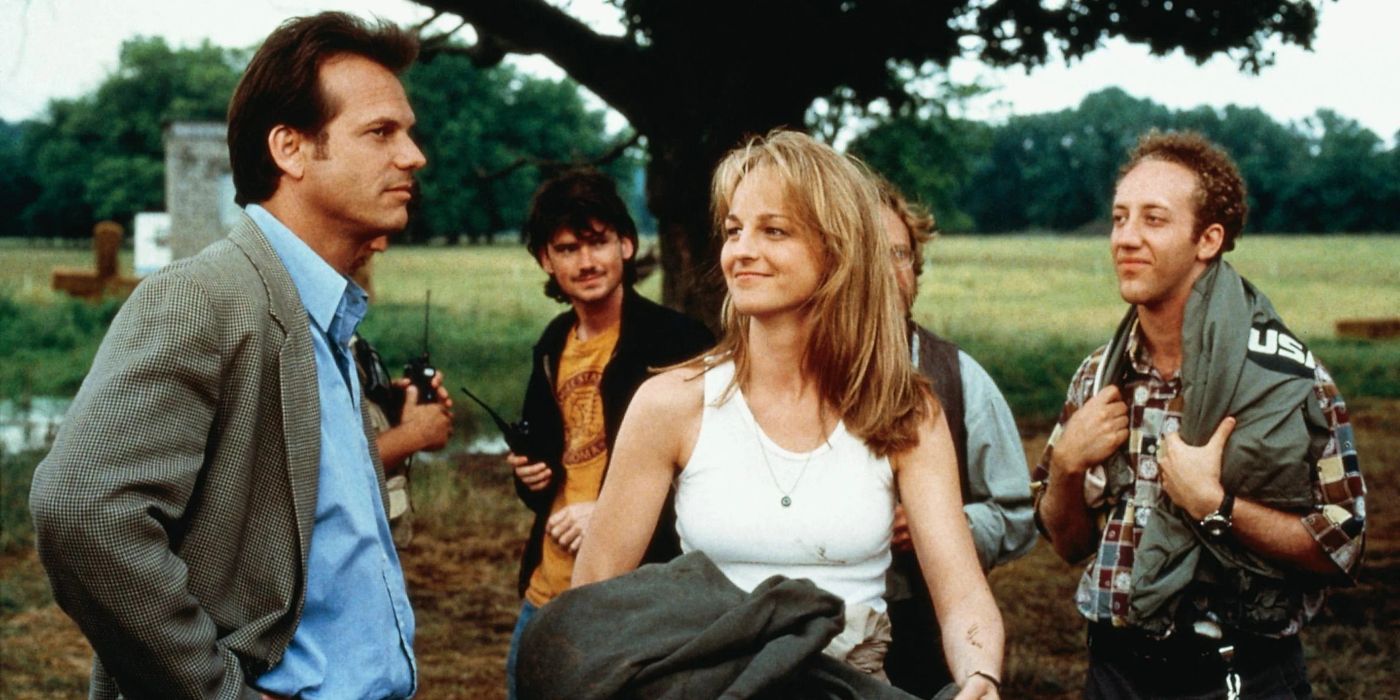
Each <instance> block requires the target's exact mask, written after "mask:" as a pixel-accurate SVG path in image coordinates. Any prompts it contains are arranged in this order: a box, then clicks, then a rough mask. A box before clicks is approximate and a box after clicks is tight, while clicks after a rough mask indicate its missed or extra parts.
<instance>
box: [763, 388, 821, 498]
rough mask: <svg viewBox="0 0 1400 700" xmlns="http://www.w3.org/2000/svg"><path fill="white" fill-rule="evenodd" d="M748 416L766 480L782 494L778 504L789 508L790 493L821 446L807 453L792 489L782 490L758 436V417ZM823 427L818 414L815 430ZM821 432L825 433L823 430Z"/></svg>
mask: <svg viewBox="0 0 1400 700" xmlns="http://www.w3.org/2000/svg"><path fill="white" fill-rule="evenodd" d="M750 415H751V416H753V439H754V441H756V442H757V443H758V453H759V454H760V455H762V456H763V466H764V467H766V468H767V469H768V478H770V479H772V480H773V487H774V488H776V489H778V493H781V494H783V497H782V499H781V500H779V501H778V503H779V504H780V505H782V507H784V508H788V507H791V506H792V492H793V491H796V490H797V485H798V484H800V483H802V477H804V476H806V475H807V467H808V466H809V465H811V464H812V455H813V454H815V453H816V451H817V450H819V449H821V445H817V446H816V447H814V448H812V451H811V452H808V453H807V459H805V460H803V461H802V471H799V472H798V473H797V479H796V480H795V481H793V482H792V487H791V488H789V489H786V490H784V489H783V485H782V484H780V483H778V474H777V473H776V472H774V471H773V465H772V464H771V463H769V461H768V447H767V446H766V445H764V444H763V436H762V435H759V427H758V416H754V415H753V413H752V412H750ZM823 427H824V426H823V425H822V416H821V413H820V412H818V413H817V429H818V430H823ZM823 432H825V431H824V430H823ZM823 442H824V444H830V442H829V441H823Z"/></svg>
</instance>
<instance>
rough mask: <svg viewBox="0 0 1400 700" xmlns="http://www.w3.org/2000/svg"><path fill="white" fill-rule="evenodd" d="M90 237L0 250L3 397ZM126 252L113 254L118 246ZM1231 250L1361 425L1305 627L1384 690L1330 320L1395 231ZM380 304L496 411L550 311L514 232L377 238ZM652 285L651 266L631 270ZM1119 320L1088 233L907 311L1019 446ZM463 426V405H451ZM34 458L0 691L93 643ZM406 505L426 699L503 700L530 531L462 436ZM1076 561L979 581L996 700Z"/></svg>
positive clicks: (1033, 438)
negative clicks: (1001, 656) (510, 241)
mask: <svg viewBox="0 0 1400 700" xmlns="http://www.w3.org/2000/svg"><path fill="white" fill-rule="evenodd" d="M89 256H90V254H89V253H87V252H86V251H74V250H61V249H59V250H55V249H46V248H38V249H30V248H23V249H21V248H15V247H0V347H4V348H5V352H6V357H7V358H8V359H9V361H7V362H5V363H0V398H8V399H22V398H23V397H24V396H25V395H68V394H71V393H72V391H74V390H75V389H76V387H77V384H78V382H80V381H81V377H82V375H83V373H84V372H85V371H86V368H87V366H88V364H89V363H90V362H91V356H92V352H94V351H95V348H96V343H97V341H98V340H99V339H100V337H101V333H102V330H103V328H104V327H105V324H106V323H107V322H108V321H109V320H110V318H111V316H112V314H114V313H115V311H116V309H117V304H116V303H115V302H108V303H105V304H99V305H89V304H82V303H72V302H67V301H65V300H62V299H60V298H58V297H57V296H55V295H54V294H53V293H52V292H50V291H49V290H48V288H47V284H48V274H49V270H50V269H51V268H52V267H53V266H55V265H64V266H81V265H86V264H89V260H90V257H89ZM125 257H126V256H125V255H124V258H125ZM1230 259H1231V260H1232V261H1233V262H1234V263H1235V264H1236V266H1237V267H1238V268H1239V269H1240V270H1241V271H1242V272H1243V274H1245V275H1246V276H1247V277H1249V278H1250V279H1252V280H1253V281H1255V282H1256V283H1257V284H1258V285H1259V286H1260V287H1261V288H1263V289H1264V290H1265V291H1266V292H1268V293H1269V294H1270V296H1271V298H1272V299H1273V300H1274V301H1275V303H1276V305H1277V306H1278V307H1279V308H1280V309H1281V310H1282V312H1283V313H1284V316H1285V318H1287V319H1288V320H1289V322H1290V325H1291V326H1292V327H1293V328H1294V329H1295V330H1296V331H1297V332H1298V333H1299V334H1300V335H1302V336H1303V337H1304V339H1306V340H1307V341H1308V342H1309V343H1310V344H1311V345H1312V346H1313V348H1314V350H1316V351H1317V353H1318V355H1319V357H1321V358H1322V360H1323V361H1324V362H1326V363H1327V364H1328V365H1329V366H1330V367H1331V368H1332V369H1333V370H1334V372H1335V373H1336V374H1337V375H1338V378H1339V379H1340V380H1341V382H1342V385H1343V389H1344V390H1345V391H1346V393H1347V395H1348V398H1349V399H1350V406H1351V409H1352V415H1353V420H1354V421H1355V424H1356V426H1357V434H1358V444H1359V445H1360V452H1361V460H1362V465H1363V469H1364V470H1365V472H1366V476H1367V480H1368V487H1369V492H1370V499H1369V500H1370V502H1371V504H1373V508H1372V509H1371V514H1370V521H1369V524H1368V527H1369V533H1370V534H1369V542H1368V554H1367V562H1366V566H1365V569H1364V570H1363V574H1362V580H1361V583H1360V585H1358V586H1357V587H1355V588H1351V589H1347V590H1344V591H1340V592H1338V593H1337V594H1335V595H1334V596H1333V597H1332V599H1331V601H1330V602H1329V605H1328V608H1327V609H1326V610H1324V611H1323V613H1322V614H1321V616H1320V617H1319V618H1318V619H1317V620H1315V621H1314V624H1313V625H1311V626H1310V628H1309V630H1308V631H1307V633H1306V634H1305V635H1304V640H1305V644H1306V646H1307V650H1308V658H1309V659H1310V665H1311V674H1312V678H1313V682H1314V686H1315V690H1316V691H1317V694H1318V696H1319V697H1322V698H1361V697H1366V698H1375V697H1382V698H1383V697H1400V690H1397V688H1396V686H1395V683H1394V680H1395V675H1394V672H1393V671H1387V670H1386V669H1389V668H1393V664H1394V659H1395V658H1397V657H1400V638H1397V635H1396V634H1395V630H1396V629H1397V628H1400V511H1396V510H1395V509H1389V508H1387V507H1386V504H1391V503H1396V502H1400V375H1398V374H1397V372H1400V369H1397V367H1400V361H1397V360H1400V343H1397V342H1396V341H1389V342H1359V341H1340V340H1338V339H1336V338H1335V336H1334V331H1333V323H1334V322H1335V321H1336V320H1337V319H1339V318H1349V317H1370V316H1384V315H1391V316H1394V315H1396V313H1397V310H1398V309H1400V276H1397V275H1396V274H1395V273H1394V271H1393V268H1394V261H1397V260H1400V238H1382V237H1334V238H1327V239H1322V238H1311V237H1287V238H1284V237H1265V236H1258V237H1250V238H1246V239H1244V240H1243V241H1242V242H1241V247H1240V249H1239V250H1238V251H1236V252H1234V253H1231V254H1230ZM376 266H377V267H376V270H375V288H376V293H377V298H376V301H375V304H374V305H373V307H372V310H371V314H370V316H369V318H368V319H367V321H366V324H365V327H364V329H363V330H364V333H365V335H366V336H367V337H370V338H371V339H373V340H374V341H375V342H376V343H377V344H378V345H379V346H380V348H381V350H382V351H383V352H384V354H385V355H386V357H387V359H388V360H389V361H390V363H391V364H393V363H399V362H402V361H404V360H407V359H408V358H409V357H410V356H411V355H412V354H414V353H416V352H417V351H418V344H419V342H420V334H421V323H422V307H421V304H422V299H423V293H424V291H425V290H428V289H431V290H432V293H433V297H432V298H433V304H432V306H433V340H432V351H433V357H434V360H435V361H436V362H437V363H438V364H439V365H440V366H441V367H442V368H443V369H444V371H445V372H447V373H448V376H449V380H450V383H451V386H454V387H455V386H456V385H457V384H459V383H462V382H466V383H468V384H469V385H470V386H471V387H472V388H473V390H474V391H476V390H478V389H479V390H480V391H479V392H478V393H481V394H483V395H485V396H486V397H487V398H488V399H489V400H490V401H492V402H493V403H495V404H497V405H498V406H500V407H502V408H503V409H505V413H506V414H507V415H511V414H514V413H515V411H516V406H518V404H519V397H520V394H521V392H522V391H523V388H524V387H523V385H524V381H525V378H526V371H527V370H526V367H527V365H528V354H527V353H528V350H529V347H530V345H531V344H532V343H533V342H534V339H535V337H536V336H537V334H538V333H539V331H540V329H541V328H542V326H543V324H544V322H545V321H546V320H547V319H548V318H549V317H550V316H552V315H553V314H555V313H557V312H558V311H560V310H561V309H562V307H561V306H560V305H558V304H556V303H554V302H553V301H550V300H548V299H546V298H545V297H544V296H543V295H542V294H541V293H540V285H541V284H542V282H543V279H544V278H543V274H542V273H541V272H539V270H538V268H537V267H535V265H534V263H533V262H532V261H531V260H530V259H529V257H528V256H527V255H526V254H525V253H524V252H523V250H522V249H520V248H516V247H513V246H511V247H506V246H500V247H495V248H477V249H443V248H414V249H409V248H402V249H391V250H390V251H389V252H388V253H386V254H385V255H383V256H382V259H381V260H379V261H377V263H376ZM641 289H642V291H643V292H644V293H646V294H648V295H652V296H654V295H655V294H656V291H657V290H658V289H659V280H657V279H650V280H647V281H646V282H644V283H643V285H642V287H641ZM1121 313H1122V307H1121V304H1120V303H1119V302H1118V300H1117V297H1116V294H1115V291H1114V287H1113V283H1112V270H1111V268H1110V267H1109V265H1108V263H1107V253H1106V242H1105V241H1104V240H1102V239H1049V238H1039V237H1006V238H995V239H987V238H961V237H948V238H946V239H944V240H941V241H939V242H937V243H936V244H935V246H934V248H933V252H932V261H931V266H930V267H929V268H927V269H926V272H925V276H924V284H923V290H922V293H921V296H920V299H919V302H918V305H917V307H916V315H917V316H918V318H919V319H920V320H921V321H923V322H925V323H927V324H928V325H930V326H931V327H933V328H934V329H935V330H938V331H941V332H944V333H946V334H948V335H950V336H952V337H954V338H956V339H957V340H959V341H960V342H962V343H963V344H964V345H965V346H966V347H968V348H969V349H970V350H971V351H972V352H973V354H974V355H976V356H977V357H978V358H979V359H980V360H981V361H982V362H983V364H985V365H986V366H987V367H988V369H989V371H991V372H992V374H993V375H994V376H995V377H996V378H997V379H998V381H999V382H1000V383H1002V385H1003V387H1004V388H1005V389H1006V390H1007V393H1008V398H1009V400H1010V403H1011V404H1012V407H1013V409H1014V410H1015V411H1016V413H1017V415H1018V418H1019V419H1021V422H1022V425H1023V432H1024V434H1025V436H1026V441H1025V449H1026V452H1027V454H1028V455H1030V456H1031V458H1034V457H1036V456H1038V454H1039V450H1040V448H1041V446H1042V445H1043V443H1044V433H1043V427H1044V424H1045V420H1046V418H1045V416H1046V413H1047V412H1049V413H1053V411H1054V410H1055V408H1056V407H1057V405H1058V402H1059V401H1060V400H1062V399H1061V397H1063V393H1064V384H1065V382H1066V381H1067V378H1068V374H1069V372H1071V371H1072V370H1073V368H1074V366H1075V365H1076V364H1077V363H1078V361H1079V360H1080V359H1081V358H1082V356H1083V355H1084V354H1085V353H1086V352H1087V351H1088V350H1089V349H1091V348H1092V347H1093V346H1094V345H1095V344H1097V343H1100V342H1103V339H1104V338H1105V337H1106V336H1107V334H1108V333H1109V332H1110V331H1111V329H1112V328H1113V326H1114V324H1115V323H1116V322H1117V320H1118V317H1119V315H1120V314H1121ZM458 415H459V419H460V420H462V421H463V423H464V425H463V426H462V428H463V430H461V431H459V433H461V434H469V433H470V432H472V430H473V429H474V428H475V427H477V425H478V424H479V422H480V420H479V419H477V418H476V416H477V415H478V414H477V413H476V412H474V411H471V410H470V409H467V408H466V407H465V406H464V405H463V404H459V410H458ZM41 456H42V455H41V454H39V453H26V454H21V455H6V456H0V508H3V512H0V526H3V528H4V531H3V533H0V698H47V697H74V696H78V695H81V694H82V693H84V691H85V688H86V677H87V672H88V668H89V666H88V665H89V663H90V651H89V649H88V647H87V645H86V643H85V642H84V640H83V639H82V637H81V635H80V634H78V633H77V631H76V628H75V627H74V626H73V624H72V622H71V621H70V620H69V619H68V618H67V617H65V616H64V615H63V613H62V612H61V611H59V610H58V609H57V608H56V607H55V606H54V605H53V604H52V601H51V599H50V598H49V593H48V588H47V585H46V584H45V582H44V579H43V574H42V571H41V570H40V568H39V566H38V563H37V560H36V559H35V556H34V553H33V550H32V547H31V542H32V538H31V536H30V534H29V531H28V516H27V513H26V512H25V500H26V495H27V493H28V483H29V477H30V474H31V473H32V469H33V466H34V464H35V463H36V462H37V460H38V459H39V458H40V457H41ZM413 490H414V494H415V505H416V508H417V512H416V514H415V518H416V528H415V530H416V532H417V535H416V536H415V539H414V540H413V542H412V543H411V544H410V545H409V546H408V547H407V548H406V549H405V550H404V552H403V560H404V566H405V574H406V577H407V579H408V582H409V587H410V595H411V596H412V598H413V602H414V606H415V609H416V611H417V618H418V624H419V634H418V639H417V642H416V648H417V652H418V655H419V665H420V670H421V673H422V692H421V693H420V695H419V697H423V698H496V697H501V696H503V692H502V690H501V688H502V677H503V667H504V658H505V650H506V645H507V643H508V640H509V634H510V630H511V627H512V626H513V624H514V619H515V614H516V612H517V609H518V605H519V600H518V598H517V597H516V594H515V568H516V563H517V561H518V557H519V554H520V550H521V547H522V543H523V540H524V537H525V534H526V531H527V528H528V524H529V523H528V519H527V518H526V512H525V510H524V508H523V507H521V506H520V505H519V504H518V502H517V501H516V500H515V496H514V494H513V493H512V491H511V487H510V481H509V476H508V472H507V471H506V470H505V469H504V468H503V466H502V464H501V463H500V461H499V459H498V458H496V457H492V456H481V455H471V454H467V453H466V452H465V451H464V450H463V449H462V446H461V445H460V444H458V445H454V446H453V447H451V448H449V450H447V451H446V452H445V453H444V454H443V455H442V456H435V458H434V459H432V460H429V461H428V462H427V463H426V464H423V465H421V466H420V467H419V468H418V469H417V471H416V472H415V475H414V481H413ZM1076 577H1077V571H1076V568H1075V567H1071V566H1068V565H1066V564H1063V563H1062V562H1060V561H1059V560H1058V559H1056V558H1055V557H1054V555H1053V554H1052V553H1051V552H1050V551H1049V548H1048V547H1046V546H1044V545H1043V544H1042V545H1039V546H1037V548H1036V550H1035V551H1033V552H1032V553H1031V555H1030V556H1028V557H1026V558H1025V559H1022V560H1020V561H1018V562H1015V563H1013V564H1011V565H1009V566H1007V567H1003V568H1001V569H999V570H997V571H996V572H994V574H993V576H992V585H993V589H994V591H995V593H996V595H997V598H998V600H999V602H1000V604H1001V606H1002V611H1003V615H1004V617H1005V619H1006V623H1007V630H1008V640H1009V646H1008V656H1007V668H1006V673H1005V676H1006V693H1005V696H1006V697H1008V698H1021V697H1032V698H1069V697H1077V696H1078V692H1077V688H1078V687H1079V685H1080V683H1081V682H1082V677H1083V636H1082V631H1083V625H1082V623H1081V622H1080V621H1079V620H1078V619H1077V616H1076V615H1075V613H1074V612H1073V609H1072V604H1071V596H1072V590H1073V587H1074V583H1075V580H1076Z"/></svg>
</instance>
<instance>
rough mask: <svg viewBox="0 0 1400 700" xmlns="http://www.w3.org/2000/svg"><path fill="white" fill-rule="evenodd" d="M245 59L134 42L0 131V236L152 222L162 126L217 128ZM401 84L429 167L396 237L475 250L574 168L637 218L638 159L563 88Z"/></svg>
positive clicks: (446, 72)
mask: <svg viewBox="0 0 1400 700" xmlns="http://www.w3.org/2000/svg"><path fill="white" fill-rule="evenodd" d="M248 57H249V52H248V51H246V50H238V49H226V48H219V47H216V46H212V45H210V44H208V43H204V44H202V45H200V46H198V47H194V48H172V47H170V46H169V45H168V44H167V43H166V41H165V40H164V39H163V38H159V37H155V38H144V37H138V38H135V39H131V40H128V41H126V42H124V43H123V45H122V48H121V53H120V57H119V61H118V67H117V69H116V71H115V72H114V73H113V74H112V75H111V76H109V77H108V78H107V79H106V80H105V81H103V82H102V84H101V85H100V86H98V88H97V89H96V90H94V91H93V92H92V93H90V94H88V95H84V96H82V97H79V98H75V99H56V100H52V101H50V102H49V104H48V108H47V109H46V111H45V112H44V114H43V115H42V116H41V117H39V118H38V119H35V120H32V121H26V122H21V123H18V124H12V123H7V122H5V121H3V120H0V166H3V167H0V236H28V237H45V238H70V239H86V238H87V237H88V236H90V235H91V232H92V225H93V223H94V222H96V221H99V220H102V219H115V220H116V221H118V222H120V223H122V224H125V225H129V224H130V222H131V220H132V217H133V216H134V215H135V214H136V213H138V212H143V211H162V210H164V209H165V203H164V200H165V148H164V144H163V133H164V129H165V126H166V125H167V124H169V123H170V122H172V121H179V120H198V121H223V120H224V116H225V113H226V111H227V109H228V100H229V96H230V95H231V94H232V93H233V88H234V86H235V85H236V84H237V82H238V77H239V75H240V74H241V72H242V70H243V66H244V65H246V63H247V60H248ZM404 83H405V87H406V89H407V91H408V92H409V94H410V100H411V101H412V103H413V106H414V110H415V112H416V115H417V118H418V124H417V126H416V128H415V132H416V135H417V137H418V139H419V141H420V143H421V144H422V146H423V150H424V152H425V153H427V155H428V158H429V166H428V167H427V168H426V169H424V170H423V171H422V172H421V173H420V174H419V178H418V180H419V186H420V188H421V195H422V196H421V197H420V199H419V204H418V206H417V208H416V211H415V217H414V224H413V226H412V228H411V229H410V230H409V231H408V232H407V233H406V237H407V238H409V239H419V240H422V239H426V238H430V237H435V236H445V237H447V238H448V239H449V240H450V241H452V242H456V241H457V240H458V238H459V237H463V236H464V237H466V238H468V239H469V240H471V241H477V240H483V239H484V240H489V239H490V238H491V237H492V236H493V235H495V234H496V233H497V232H500V231H510V230H515V229H517V228H518V226H519V223H520V221H521V219H523V217H524V213H525V208H526V206H527V204H528V202H529V198H530V195H531V194H532V193H533V192H534V188H535V186H536V185H537V184H538V182H539V179H540V177H541V174H542V173H544V174H548V173H551V172H553V171H555V170H557V169H559V168H563V167H568V166H570V165H577V164H594V165H597V166H599V167H601V168H603V169H604V170H605V171H607V172H610V173H611V174H612V175H614V176H615V177H617V178H618V180H619V182H620V184H621V185H622V191H623V194H624V196H625V197H626V198H627V199H628V201H629V204H632V205H633V207H634V210H635V211H637V212H638V214H639V215H640V214H643V195H642V191H641V183H640V182H639V181H638V179H637V178H636V177H634V175H635V174H636V173H637V172H638V171H639V162H638V158H639V156H638V155H637V153H638V151H639V148H638V147H637V146H636V145H635V143H634V140H633V139H632V137H631V135H630V133H624V134H621V135H612V134H608V133H607V129H606V126H605V124H604V118H603V112H602V110H600V109H590V108H589V107H588V105H587V104H586V103H585V101H584V98H583V96H582V94H581V93H580V92H579V90H578V87H577V85H575V84H574V83H573V82H571V81H568V80H562V81H556V80H546V79H542V78H537V77H534V76H529V75H524V74H522V73H520V72H519V71H517V70H515V69H514V68H512V67H510V66H508V65H503V66H499V67H496V68H492V69H478V68H475V67H473V66H472V65H471V62H470V60H468V59H467V58H466V57H465V56H461V55H450V54H441V55H437V56H435V57H432V58H431V60H428V61H425V62H420V63H417V64H415V65H414V66H413V67H412V68H410V69H409V71H408V72H407V74H406V75H405V76H404ZM641 218H642V219H643V223H645V222H646V221H647V219H646V218H645V216H642V217H641ZM653 225H654V224H653Z"/></svg>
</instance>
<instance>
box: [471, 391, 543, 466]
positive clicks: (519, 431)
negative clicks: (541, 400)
mask: <svg viewBox="0 0 1400 700" xmlns="http://www.w3.org/2000/svg"><path fill="white" fill-rule="evenodd" d="M462 393H463V394H466V395H467V398H469V399H471V400H472V401H475V402H477V404H479V405H480V406H481V407H482V408H484V409H486V415H488V416H491V421H492V422H494V423H495V424H496V428H497V429H498V430H500V431H501V437H503V438H505V440H506V446H507V447H509V448H510V451H511V452H514V453H515V454H517V455H520V456H521V457H525V458H528V459H539V457H538V456H537V454H536V453H537V450H536V449H535V444H534V443H535V441H534V438H533V436H531V434H530V423H529V422H527V421H525V420H521V421H520V422H518V423H507V422H506V419H504V418H502V417H501V414H499V413H496V411H495V409H493V408H491V407H490V406H489V405H487V404H486V402H485V401H482V400H481V399H480V398H478V397H477V395H476V394H473V393H472V391H471V389H468V388H466V387H465V386H464V387H462Z"/></svg>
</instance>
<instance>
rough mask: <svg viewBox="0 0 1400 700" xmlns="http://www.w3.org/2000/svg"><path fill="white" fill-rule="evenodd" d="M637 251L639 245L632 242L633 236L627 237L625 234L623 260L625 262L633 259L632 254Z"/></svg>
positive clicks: (623, 238)
mask: <svg viewBox="0 0 1400 700" xmlns="http://www.w3.org/2000/svg"><path fill="white" fill-rule="evenodd" d="M636 252H637V246H636V245H635V244H633V243H632V239H631V238H628V237H626V236H623V237H622V259H623V261H624V262H625V261H627V260H631V259H632V254H633V253H636Z"/></svg>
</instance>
